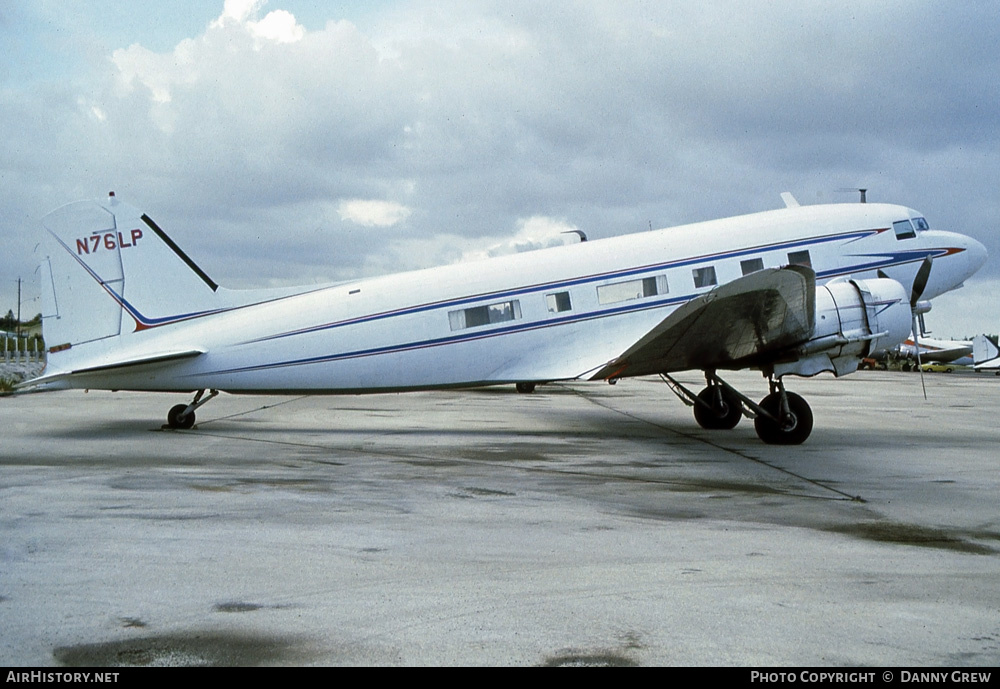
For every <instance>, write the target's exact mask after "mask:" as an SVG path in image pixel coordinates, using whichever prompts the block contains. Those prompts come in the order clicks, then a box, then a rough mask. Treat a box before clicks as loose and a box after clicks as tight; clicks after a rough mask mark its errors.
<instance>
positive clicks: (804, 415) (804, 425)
mask: <svg viewBox="0 0 1000 689" xmlns="http://www.w3.org/2000/svg"><path fill="white" fill-rule="evenodd" d="M785 396H786V398H787V399H788V415H787V416H785V417H784V418H782V414H781V393H780V392H772V393H771V394H770V395H768V396H767V397H765V398H764V399H762V400H761V401H760V406H761V408H762V409H764V411H766V412H768V413H769V414H771V415H773V416H775V417H777V418H779V419H781V422H780V423H776V422H775V421H773V420H772V419H769V418H767V417H766V416H764V415H763V414H758V415H757V418H756V419H754V422H753V426H754V429H755V430H756V431H757V437H758V438H760V439H761V440H763V441H764V442H765V443H767V444H769V445H801V444H802V443H804V442H805V440H806V438H808V437H809V434H810V433H812V427H813V415H812V409H810V408H809V405H808V404H807V403H806V401H805V400H804V399H802V398H801V397H800V396H799V395H796V394H795V393H794V392H786V393H785Z"/></svg>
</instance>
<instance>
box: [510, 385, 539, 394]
mask: <svg viewBox="0 0 1000 689" xmlns="http://www.w3.org/2000/svg"><path fill="white" fill-rule="evenodd" d="M514 387H515V388H516V389H517V391H518V392H519V393H521V394H522V395H527V394H530V393H532V392H534V391H535V384H534V383H515V384H514Z"/></svg>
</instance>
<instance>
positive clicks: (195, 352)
mask: <svg viewBox="0 0 1000 689" xmlns="http://www.w3.org/2000/svg"><path fill="white" fill-rule="evenodd" d="M204 353H205V350H204V349H184V350H177V351H169V352H155V353H152V354H143V355H141V356H134V357H126V358H123V359H116V360H114V361H106V362H100V363H95V364H93V365H89V366H83V367H81V368H77V369H73V370H72V371H60V372H58V373H52V374H49V375H43V376H40V377H38V378H33V379H32V380H28V381H25V382H24V383H22V384H21V385H19V386H18V388H38V387H51V388H59V387H61V386H60V385H58V383H59V382H60V381H64V380H67V379H68V378H70V377H78V376H87V375H89V374H93V373H109V372H115V371H120V370H122V369H129V368H135V367H139V366H153V365H158V364H165V363H170V362H174V361H181V360H183V359H190V358H193V357H196V356H199V355H201V354H204Z"/></svg>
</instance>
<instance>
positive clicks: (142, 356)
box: [27, 194, 986, 444]
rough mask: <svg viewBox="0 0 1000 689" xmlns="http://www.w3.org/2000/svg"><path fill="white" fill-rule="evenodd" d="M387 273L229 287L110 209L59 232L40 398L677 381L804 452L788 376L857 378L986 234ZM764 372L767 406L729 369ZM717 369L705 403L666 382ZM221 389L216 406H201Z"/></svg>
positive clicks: (802, 412) (672, 240) (858, 223)
mask: <svg viewBox="0 0 1000 689" xmlns="http://www.w3.org/2000/svg"><path fill="white" fill-rule="evenodd" d="M783 197H784V198H785V202H786V206H787V207H786V208H783V209H780V210H775V211H769V212H764V213H756V214H753V215H745V216H739V217H733V218H726V219H722V220H714V221H709V222H702V223H696V224H693V225H686V226H682V227H675V228H672V229H666V230H657V231H650V232H643V233H640V234H634V235H628V236H622V237H615V238H610V239H604V240H600V241H590V242H581V243H578V244H573V245H570V246H562V247H556V248H550V249H544V250H540V251H536V252H531V253H522V254H516V255H512V256H503V257H498V258H492V259H487V260H484V261H478V262H472V263H462V264H456V265H450V266H444V267H439V268H432V269H428V270H420V271H415V272H409V273H402V274H398V275H390V276H387V277H377V278H371V279H363V280H354V281H350V282H344V283H338V284H332V285H327V286H323V287H317V286H311V287H304V288H301V289H297V290H293V289H285V290H261V291H257V290H250V291H232V290H227V289H223V288H221V287H219V285H217V284H216V283H215V282H214V281H212V280H211V278H209V277H208V275H206V273H205V272H204V271H202V270H201V269H200V268H199V267H198V266H197V265H196V264H195V262H194V261H192V260H191V258H190V257H188V256H187V255H186V254H185V253H184V252H183V251H182V250H181V249H180V248H179V247H178V246H177V245H176V244H175V243H174V242H173V240H171V239H170V238H169V237H168V236H167V235H166V233H164V232H163V230H161V229H160V228H159V227H158V226H157V225H156V223H154V222H153V221H152V220H151V219H150V218H149V217H148V216H147V215H145V214H143V213H141V212H140V211H138V210H137V209H135V208H133V207H132V206H129V205H127V204H125V203H122V202H120V201H119V200H118V199H117V198H115V197H114V195H113V194H112V195H111V197H110V198H108V199H105V200H101V201H81V202H77V203H72V204H69V205H67V206H64V207H62V208H59V209H57V210H56V211H53V212H52V213H51V214H49V215H47V216H46V217H45V218H44V219H43V224H44V226H45V229H46V230H47V235H48V240H49V241H48V242H47V243H46V244H45V247H47V248H46V249H45V252H46V253H45V255H44V258H43V260H42V274H43V289H42V294H43V303H44V312H43V323H44V328H45V341H46V343H47V344H48V345H49V356H48V362H49V363H48V368H47V370H46V371H45V374H44V375H43V376H41V377H39V378H37V379H35V380H33V381H30V382H29V383H28V384H27V385H29V386H33V387H34V388H37V389H53V388H97V389H116V390H117V389H121V390H152V391H177V392H183V391H187V392H197V394H196V395H195V397H194V399H193V400H192V401H191V402H190V403H188V404H178V405H176V406H175V407H173V408H172V409H171V410H170V413H169V414H168V416H167V420H168V424H169V425H170V426H171V427H174V428H190V427H191V426H192V425H193V424H194V419H195V410H196V409H197V408H198V407H199V406H201V405H202V404H204V403H205V402H207V401H208V400H209V399H211V397H213V396H214V395H216V394H218V392H217V391H220V390H221V391H226V392H230V393H291V392H294V393H317V394H321V393H323V394H337V393H345V394H357V393H372V392H389V391H407V390H427V389H436V388H467V387H475V386H484V385H497V384H504V383H516V384H519V389H522V390H527V389H530V388H531V387H533V386H534V385H535V384H538V383H545V382H552V381H569V380H603V381H607V382H609V383H615V382H617V381H619V380H621V379H623V378H628V377H632V376H644V375H650V374H661V375H662V376H663V377H664V379H665V380H666V381H667V382H668V383H669V384H670V386H671V389H672V390H673V391H674V392H675V393H676V394H677V395H678V396H680V397H681V398H682V399H683V400H685V401H686V402H687V403H689V404H692V405H693V406H694V412H695V418H696V419H697V421H698V423H699V424H700V425H701V426H703V427H705V428H732V427H734V426H735V425H736V424H737V423H738V422H739V420H740V418H741V416H743V415H744V414H746V415H748V416H752V417H754V425H755V428H756V431H757V434H758V435H759V437H760V438H761V439H762V440H764V441H765V442H768V443H779V444H794V443H801V442H803V441H804V440H805V439H806V438H807V437H808V435H809V433H810V431H811V430H812V425H813V419H812V412H811V410H810V408H809V405H808V404H807V403H806V402H805V400H803V399H802V398H801V397H800V396H798V395H796V394H794V393H792V392H788V391H786V389H785V384H784V379H785V376H787V375H789V374H794V375H800V376H812V375H815V374H818V373H820V372H823V371H829V372H832V373H833V374H834V375H836V376H841V375H845V374H847V373H851V372H852V371H854V370H855V369H856V368H857V365H858V362H859V360H860V358H861V357H864V356H867V355H868V354H869V353H871V352H873V351H876V350H886V349H891V348H892V347H895V346H896V345H897V344H899V343H900V342H902V341H903V340H904V339H905V338H906V336H907V333H908V332H909V331H910V328H911V323H912V320H913V319H912V313H913V311H914V309H917V310H919V311H923V310H926V304H925V301H924V300H929V299H932V298H933V297H935V296H937V295H939V294H942V293H943V292H946V291H948V290H951V289H954V288H956V287H959V286H961V284H962V282H963V281H964V280H965V279H966V278H968V277H969V276H970V275H972V274H973V273H974V272H975V271H976V270H978V269H979V267H980V266H981V265H982V264H983V262H984V261H985V259H986V250H985V248H984V247H983V246H982V245H981V244H980V243H979V242H977V241H975V240H974V239H971V238H969V237H966V236H963V235H960V234H955V233H951V232H941V231H935V230H931V229H930V227H929V225H928V223H927V221H926V220H925V219H924V218H923V216H922V215H921V214H920V213H918V212H916V211H914V210H912V209H909V208H906V207H903V206H895V205H888V204H835V205H821V206H799V205H798V204H797V203H795V202H794V199H792V198H791V195H790V194H786V195H783ZM747 367H751V368H756V369H760V370H761V371H762V373H763V375H764V376H766V378H767V379H768V394H767V395H766V396H765V397H764V398H763V399H762V400H761V401H760V402H759V403H757V402H754V401H753V400H751V399H750V398H749V397H747V396H746V395H744V394H742V393H740V392H739V391H737V390H735V389H734V388H733V387H732V386H730V385H729V384H728V383H726V382H725V381H724V380H723V379H722V378H721V377H720V376H719V371H724V370H735V369H740V368H747ZM685 370H702V371H704V373H705V379H706V382H707V385H706V387H705V388H704V389H703V390H701V391H700V392H698V393H695V392H694V391H691V390H688V389H687V388H685V387H684V386H682V385H680V384H679V383H678V382H677V381H676V380H674V379H673V378H672V377H671V376H670V374H671V373H674V372H677V371H685ZM206 391H210V394H209V395H208V397H205V394H204V393H205V392H206Z"/></svg>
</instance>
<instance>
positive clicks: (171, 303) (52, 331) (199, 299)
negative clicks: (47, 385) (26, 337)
mask: <svg viewBox="0 0 1000 689" xmlns="http://www.w3.org/2000/svg"><path fill="white" fill-rule="evenodd" d="M42 224H43V225H44V227H45V229H46V230H47V232H48V235H49V239H50V241H48V242H46V243H44V246H45V254H44V257H43V259H42V262H41V275H42V307H43V312H42V317H43V328H44V334H45V340H46V345H47V346H48V347H49V351H50V352H58V351H62V350H64V349H69V348H70V347H73V346H76V345H79V344H83V343H88V342H94V341H99V340H104V339H106V338H111V337H117V336H119V335H127V334H129V333H133V332H138V331H141V330H146V329H149V328H154V327H159V326H161V325H167V324H169V323H173V322H178V321H182V320H187V319H189V318H192V317H195V316H197V315H201V314H203V313H210V312H212V311H213V310H216V309H218V308H219V307H220V306H221V304H220V299H219V295H217V294H216V292H217V291H218V289H219V286H218V285H217V284H215V282H213V281H212V280H211V278H209V277H208V275H206V274H205V272H204V271H202V270H201V269H200V268H199V267H198V266H197V265H196V264H195V263H194V262H193V261H192V260H191V259H190V258H189V257H188V256H187V255H186V254H185V253H184V252H183V251H181V249H180V248H179V247H178V246H177V245H176V244H175V243H174V242H173V241H172V240H171V239H170V238H169V237H168V236H167V235H166V233H164V232H163V230H161V229H160V228H159V227H158V226H157V225H156V223H154V222H153V221H152V220H151V219H150V218H149V217H148V216H147V215H145V214H143V213H141V212H140V211H138V210H137V209H136V208H134V207H132V206H129V205H128V204H125V203H122V202H120V201H118V200H117V199H116V198H115V196H114V194H112V195H111V196H110V197H109V198H108V199H106V200H101V201H78V202H76V203H71V204H69V205H66V206H63V207H61V208H58V209H56V210H55V211H53V212H51V213H49V214H48V215H47V216H45V217H44V218H43V219H42Z"/></svg>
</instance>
